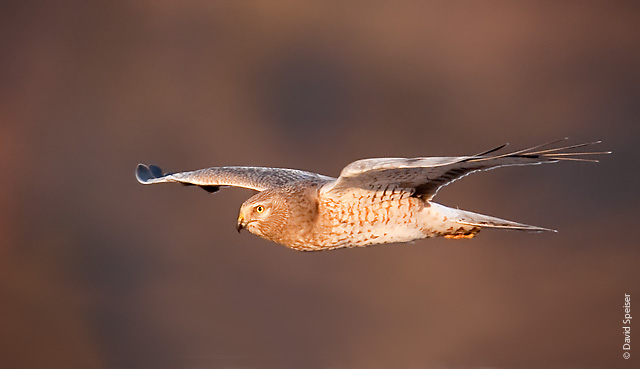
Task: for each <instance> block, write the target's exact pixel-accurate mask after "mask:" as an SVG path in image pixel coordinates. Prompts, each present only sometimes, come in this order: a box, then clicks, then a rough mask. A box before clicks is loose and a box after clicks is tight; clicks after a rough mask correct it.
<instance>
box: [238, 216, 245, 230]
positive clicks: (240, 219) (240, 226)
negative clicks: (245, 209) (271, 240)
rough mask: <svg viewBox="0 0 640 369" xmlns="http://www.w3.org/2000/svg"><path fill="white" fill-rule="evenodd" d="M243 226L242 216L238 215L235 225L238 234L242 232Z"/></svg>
mask: <svg viewBox="0 0 640 369" xmlns="http://www.w3.org/2000/svg"><path fill="white" fill-rule="evenodd" d="M245 226H246V224H245V222H244V217H243V216H242V214H240V215H239V216H238V224H236V229H237V230H238V233H240V231H241V230H243V229H244V227H245Z"/></svg>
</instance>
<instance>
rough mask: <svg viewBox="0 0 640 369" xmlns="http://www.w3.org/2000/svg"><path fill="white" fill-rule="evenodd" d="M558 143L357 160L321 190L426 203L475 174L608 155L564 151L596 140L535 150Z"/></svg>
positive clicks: (330, 192)
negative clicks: (383, 193) (392, 192)
mask: <svg viewBox="0 0 640 369" xmlns="http://www.w3.org/2000/svg"><path fill="white" fill-rule="evenodd" d="M560 141H563V140H560ZM560 141H554V142H550V143H546V144H543V145H537V146H534V147H531V148H528V149H524V150H518V151H515V152H510V153H506V154H502V155H494V156H488V155H487V154H491V153H494V152H496V151H498V150H500V149H502V148H504V147H505V146H506V144H505V145H502V146H499V147H497V148H495V149H492V150H488V151H485V152H483V153H481V154H477V155H471V156H457V157H427V158H380V159H363V160H358V161H355V162H353V163H351V164H349V165H347V166H346V167H345V168H344V169H343V170H342V172H341V173H340V177H339V178H338V179H337V180H335V181H333V182H331V183H327V184H326V185H324V186H323V188H322V189H321V191H322V194H323V195H326V196H334V195H335V196H339V195H340V194H342V193H344V192H345V191H351V190H353V189H364V190H370V191H379V190H380V189H381V188H388V187H389V186H392V187H395V188H401V189H404V190H405V191H407V192H410V193H411V195H413V196H420V197H422V198H424V199H426V200H429V199H431V198H433V196H435V194H436V193H437V192H438V190H439V189H440V188H441V187H443V186H446V185H447V184H449V183H451V182H454V181H456V180H458V179H460V178H462V177H464V176H466V175H469V174H471V173H474V172H477V171H483V170H490V169H494V168H499V167H503V166H514V165H536V164H543V163H555V162H558V161H560V160H577V161H595V160H592V159H584V158H581V157H580V156H582V155H593V154H609V153H610V152H598V153H591V152H566V150H570V149H574V148H579V147H585V146H589V145H594V144H598V143H600V141H596V142H590V143H585V144H578V145H571V146H566V147H557V148H551V149H546V150H540V151H535V150H538V149H540V148H542V147H548V146H550V145H554V144H557V143H558V142H560Z"/></svg>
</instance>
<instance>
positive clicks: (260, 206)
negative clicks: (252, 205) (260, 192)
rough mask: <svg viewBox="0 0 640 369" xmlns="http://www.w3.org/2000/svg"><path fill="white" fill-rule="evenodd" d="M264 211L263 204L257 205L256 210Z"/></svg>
mask: <svg viewBox="0 0 640 369" xmlns="http://www.w3.org/2000/svg"><path fill="white" fill-rule="evenodd" d="M263 211H264V206H262V205H258V206H256V212H258V213H262V212H263Z"/></svg>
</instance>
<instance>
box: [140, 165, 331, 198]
mask: <svg viewBox="0 0 640 369" xmlns="http://www.w3.org/2000/svg"><path fill="white" fill-rule="evenodd" d="M136 179H137V180H138V182H140V183H142V184H155V183H170V182H177V183H182V184H184V185H188V186H199V187H201V188H203V189H204V190H206V191H207V192H216V191H218V190H219V189H220V188H221V187H226V186H231V187H243V188H249V189H252V190H256V191H264V190H266V189H269V188H275V187H280V186H284V185H286V184H288V183H291V182H296V181H302V180H309V181H319V182H328V181H332V180H334V179H335V178H331V177H326V176H323V175H320V174H316V173H311V172H305V171H302V170H295V169H285V168H267V167H240V166H231V167H213V168H206V169H200V170H194V171H189V172H178V173H167V174H163V172H162V169H160V168H159V167H157V166H155V165H144V164H138V167H137V168H136Z"/></svg>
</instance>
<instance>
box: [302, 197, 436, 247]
mask: <svg viewBox="0 0 640 369" xmlns="http://www.w3.org/2000/svg"><path fill="white" fill-rule="evenodd" d="M322 205H325V206H324V209H322V208H321V210H322V211H321V218H320V221H321V222H322V223H323V224H322V226H321V227H319V229H322V230H323V236H322V237H321V238H316V240H315V241H319V242H314V243H316V244H318V246H320V247H321V248H323V249H325V248H337V247H355V246H367V245H372V244H379V243H392V242H408V241H413V240H416V239H420V238H425V237H428V236H429V234H428V232H426V231H427V230H426V229H425V228H424V226H423V225H424V222H423V219H422V218H423V210H424V205H425V204H424V202H423V201H422V200H421V199H417V198H411V197H407V198H403V199H400V200H393V201H382V202H378V203H366V202H365V203H348V205H344V204H335V203H334V204H322Z"/></svg>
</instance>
